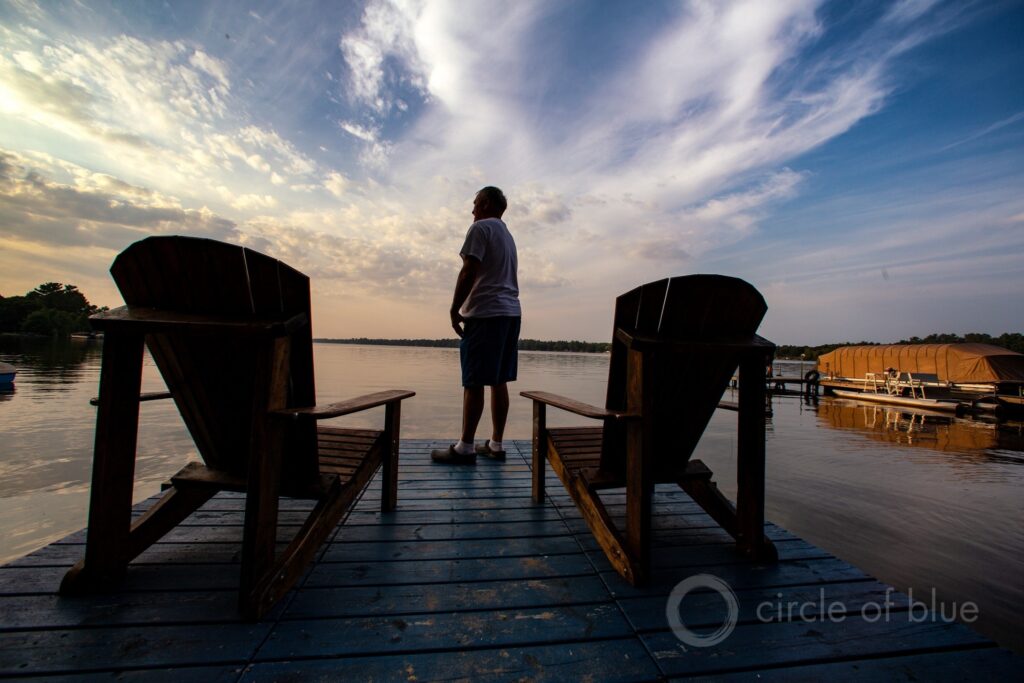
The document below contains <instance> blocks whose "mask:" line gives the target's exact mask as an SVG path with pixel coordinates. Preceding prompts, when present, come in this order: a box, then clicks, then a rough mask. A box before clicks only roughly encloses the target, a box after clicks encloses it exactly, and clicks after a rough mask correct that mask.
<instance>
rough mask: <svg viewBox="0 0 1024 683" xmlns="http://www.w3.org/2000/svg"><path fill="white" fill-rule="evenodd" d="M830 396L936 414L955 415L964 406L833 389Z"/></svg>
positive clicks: (961, 404)
mask: <svg viewBox="0 0 1024 683" xmlns="http://www.w3.org/2000/svg"><path fill="white" fill-rule="evenodd" d="M832 394H833V395H835V396H837V397H839V398H847V399H852V400H854V401H867V402H869V403H883V404H885V405H892V406H904V407H906V408H920V409H923V410H931V411H934V412H937V413H954V414H955V413H957V412H961V411H963V410H964V409H965V407H966V406H965V404H963V403H960V402H959V401H940V400H938V399H934V398H909V397H907V396H894V395H892V394H876V393H874V392H868V391H848V390H845V389H833V390H832Z"/></svg>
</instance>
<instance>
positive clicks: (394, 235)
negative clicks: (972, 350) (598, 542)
mask: <svg viewBox="0 0 1024 683" xmlns="http://www.w3.org/2000/svg"><path fill="white" fill-rule="evenodd" d="M1022 36H1024V2H1020V1H1017V2H998V1H989V0H986V1H979V2H969V1H963V0H961V1H956V2H942V1H940V0H904V1H902V2H881V3H873V2H846V1H840V2H821V1H816V0H772V1H771V2H765V1H763V0H746V1H744V0H738V1H734V2H730V1H726V0H722V1H714V2H711V1H707V2H703V1H679V2H643V3H633V2H595V1H590V2H583V1H572V0H558V1H555V2H552V1H550V0H537V1H532V0H517V1H516V2H505V1H503V0H502V1H497V2H489V1H484V0H479V1H477V0H467V1H453V2H434V1H432V0H369V1H368V2H334V1H331V2H320V3H317V2H282V1H281V0H273V1H272V2H232V1H230V0H220V1H218V2H177V1H175V2H163V3H161V2H156V1H153V2H90V1H88V0H81V1H77V2H60V1H58V0H54V1H47V2H34V1H33V0H2V1H0V295H4V296H11V295H17V294H24V293H25V292H26V291H28V290H30V289H32V288H33V287H35V286H37V285H38V284H40V283H42V282H48V281H58V282H65V283H72V284H75V285H77V286H78V287H79V288H80V289H81V290H82V291H83V292H84V293H85V294H86V296H87V297H88V298H89V299H90V301H92V302H93V303H96V304H99V305H107V306H111V307H114V306H118V305H121V303H122V301H121V298H120V295H119V294H118V292H117V289H116V286H115V285H114V284H113V282H112V280H111V279H110V276H109V274H108V269H109V267H110V264H111V262H112V261H113V259H114V257H115V256H116V255H117V253H118V252H120V251H121V250H122V249H124V248H125V247H127V246H128V245H129V244H131V243H132V242H134V241H136V240H139V239H143V238H145V237H147V236H149V235H155V234H184V235H194V236H202V237H211V238H214V239H220V240H225V241H229V242H232V243H237V244H243V245H245V246H248V247H251V248H253V249H256V250H258V251H261V252H263V253H266V254H268V255H270V256H273V257H275V258H279V259H282V260H283V261H285V262H286V263H288V264H290V265H292V266H293V267H295V268H297V269H299V270H301V271H303V272H304V273H306V274H307V275H309V276H310V278H311V281H312V293H313V325H314V335H315V336H318V337H364V336H365V337H392V338H424V337H425V338H442V337H449V336H452V335H453V333H452V331H451V329H450V327H449V320H448V314H447V311H448V306H449V304H450V302H451V292H452V288H453V286H454V283H455V277H456V275H457V273H458V269H459V267H460V265H461V261H460V258H459V256H458V252H459V248H460V246H461V244H462V240H463V238H464V236H465V232H466V230H467V229H468V227H469V225H470V223H471V222H472V217H471V213H470V212H471V209H472V199H473V195H474V194H475V192H476V191H477V190H478V189H479V188H480V187H482V186H484V185H497V186H499V187H501V188H502V189H503V190H504V191H505V193H506V195H507V196H508V198H509V209H508V211H507V212H506V214H505V220H506V222H507V223H508V225H509V228H510V230H511V231H512V233H513V235H514V237H515V240H516V243H517V245H518V250H519V265H520V272H519V282H520V289H521V299H522V304H523V309H524V318H523V336H524V337H527V338H534V339H582V340H588V341H606V340H608V339H609V338H610V337H611V332H612V329H611V325H612V322H611V320H612V306H613V300H614V297H615V296H617V295H618V294H621V293H623V292H625V291H628V290H629V289H632V288H633V287H635V286H637V285H639V284H642V283H644V282H648V281H652V280H656V279H660V278H662V277H668V276H675V275H686V274H692V273H721V274H725V275H732V276H735V277H740V278H743V279H745V280H747V281H749V282H750V283H751V284H753V285H754V286H755V287H757V288H758V289H759V290H760V291H761V293H762V294H763V295H764V297H765V299H766V301H767V303H768V308H769V310H768V314H767V316H766V317H765V320H764V322H763V324H762V326H761V330H760V333H761V334H762V335H763V336H765V337H767V338H768V339H770V340H772V341H774V342H776V343H779V344H821V343H828V342H841V341H860V340H868V341H882V342H885V341H897V340H899V339H902V338H908V337H910V336H914V335H916V336H925V335H927V334H930V333H932V332H954V333H961V334H963V333H967V332H987V333H990V334H994V335H998V334H1000V333H1002V332H1020V331H1024V296H1022V292H1024V37H1022Z"/></svg>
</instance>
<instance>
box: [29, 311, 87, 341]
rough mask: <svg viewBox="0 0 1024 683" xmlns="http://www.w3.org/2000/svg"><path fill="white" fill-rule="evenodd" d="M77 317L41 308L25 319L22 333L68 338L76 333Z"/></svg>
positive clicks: (64, 312)
mask: <svg viewBox="0 0 1024 683" xmlns="http://www.w3.org/2000/svg"><path fill="white" fill-rule="evenodd" d="M76 320H77V316H75V315H74V314H72V313H68V312H66V311H58V310H56V309H53V308H39V309H36V310H34V311H32V312H31V313H29V315H28V317H27V318H25V322H23V323H22V324H21V330H22V332H28V333H29V334H41V335H46V336H50V337H66V336H68V335H69V334H71V333H72V332H73V331H74V328H75V323H76Z"/></svg>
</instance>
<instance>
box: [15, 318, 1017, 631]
mask: <svg viewBox="0 0 1024 683" xmlns="http://www.w3.org/2000/svg"><path fill="white" fill-rule="evenodd" d="M100 350H101V346H100V344H99V343H97V342H79V341H74V340H73V341H71V342H66V343H59V344H54V343H51V342H49V341H38V340H35V341H33V340H26V339H19V338H11V337H7V338H0V361H3V362H8V363H11V364H13V365H15V366H16V367H17V368H18V371H19V372H18V378H17V383H16V385H15V390H14V391H13V392H8V393H0V430H2V441H0V443H2V446H0V453H2V455H0V563H3V562H7V561H9V560H11V559H14V558H16V557H20V556H21V555H24V554H26V553H28V552H31V551H33V550H35V549H36V548H38V547H40V546H42V545H45V544H47V543H50V542H52V541H54V540H57V539H59V538H62V537H63V536H65V535H67V534H68V533H71V532H73V531H76V530H78V529H80V528H82V527H83V526H85V522H86V509H87V505H88V487H89V479H90V468H91V458H92V437H93V426H94V420H95V412H94V411H95V409H94V408H92V407H90V406H89V399H90V398H91V397H93V396H96V395H97V393H98V381H99V365H100ZM315 354H316V375H317V377H316V381H317V398H318V401H319V402H320V403H329V402H332V401H337V400H342V399H344V398H349V397H352V396H356V395H358V394H361V393H366V392H370V391H376V390H380V389H387V388H409V389H413V390H415V391H416V392H417V396H416V397H415V398H413V399H411V400H409V401H407V402H405V403H404V404H403V408H402V436H403V437H405V438H439V439H454V438H455V437H456V436H457V433H458V428H459V424H458V422H459V419H460V417H459V416H460V411H461V388H460V386H459V372H458V362H459V359H458V351H457V350H456V349H438V348H412V347H385V346H349V345H340V344H338V345H335V344H317V345H316V346H315ZM807 368H809V365H808V366H807ZM607 370H608V357H607V356H606V355H600V354H567V353H543V352H524V353H522V354H521V355H520V376H519V381H518V382H516V383H515V384H514V385H512V386H513V388H514V392H513V395H514V396H515V398H513V401H512V407H511V411H510V416H509V425H508V428H507V429H506V438H517V439H528V438H529V437H530V430H531V406H530V403H529V402H528V401H526V400H525V399H522V398H519V397H518V395H517V392H518V391H522V390H526V389H537V390H547V391H553V392H557V393H560V394H564V395H566V396H570V397H573V398H577V399H580V400H583V401H587V402H589V403H594V404H596V405H602V404H603V402H604V389H605V380H606V377H607ZM799 370H801V368H800V367H798V365H797V364H796V363H794V364H792V367H790V368H786V369H785V370H784V371H783V373H781V374H787V375H788V374H796V372H798V371H799ZM161 390H163V382H162V380H161V379H160V376H159V373H158V372H157V371H156V368H155V367H154V366H153V363H152V361H151V360H150V359H149V358H148V357H147V359H146V365H145V369H144V373H143V391H161ZM727 393H731V392H727ZM726 398H730V397H729V396H726ZM732 398H733V399H734V398H735V397H732ZM773 401H774V416H773V417H772V418H771V420H770V422H769V425H768V434H767V449H768V456H767V457H768V465H767V467H768V482H767V502H766V505H767V510H766V514H767V517H768V518H769V519H770V520H771V521H773V522H775V523H777V524H779V525H780V526H782V527H784V528H786V529H788V530H790V531H792V532H793V533H795V534H797V535H799V536H801V537H803V538H805V539H807V540H808V541H811V542H812V543H815V544H817V545H819V546H821V547H823V548H825V549H826V550H828V551H830V552H832V553H834V554H835V555H837V556H839V557H841V558H843V559H844V560H847V561H849V562H851V563H853V564H854V565H856V566H858V567H860V568H861V569H863V570H865V571H866V572H868V573H869V574H872V575H874V576H876V577H877V578H879V579H880V580H882V581H884V582H887V583H891V584H893V585H895V586H896V587H897V588H899V589H901V590H907V589H911V588H912V589H913V591H914V595H915V598H919V596H926V597H928V598H929V599H930V596H931V591H932V590H933V589H934V590H935V595H936V597H937V600H938V601H940V602H941V603H942V604H945V605H952V603H954V602H955V603H956V604H958V605H962V604H963V603H964V602H965V601H971V602H974V603H976V604H977V605H978V606H979V611H980V615H979V619H978V622H977V623H976V624H975V627H976V628H977V629H978V630H979V631H981V632H982V633H984V634H986V635H988V636H989V637H991V638H994V639H995V640H997V641H998V642H1000V643H1001V644H1003V645H1006V646H1009V647H1013V648H1014V649H1016V650H1018V651H1024V628H1022V626H1024V616H1022V615H1024V495H1022V491H1024V424H1022V423H1019V422H1005V423H1000V424H997V423H994V422H983V421H976V420H963V419H958V418H949V417H939V416H921V415H912V414H910V413H907V412H903V411H899V410H893V409H890V408H884V407H871V406H864V405H858V404H855V403H851V402H847V401H840V400H832V399H826V398H823V399H821V401H820V402H819V403H817V404H813V403H806V402H805V401H803V400H802V399H800V398H797V397H784V396H777V397H775V398H774V399H773ZM549 415H550V418H549V422H550V424H551V425H552V426H561V425H570V424H580V421H579V418H575V417H573V416H569V415H566V414H564V413H559V411H551V412H550V413H549ZM382 419H383V408H380V409H376V410H374V411H371V412H369V413H366V414H364V415H362V416H359V417H354V418H343V419H340V420H338V421H337V422H339V423H340V424H343V425H351V426H378V425H379V424H381V421H382ZM735 423H736V415H735V413H731V412H727V411H718V413H717V414H716V416H715V418H714V419H713V420H712V424H711V426H710V427H709V429H708V431H707V432H706V433H705V435H704V438H703V439H702V441H701V443H700V446H699V447H698V450H697V453H696V455H695V457H699V458H701V459H703V460H704V461H705V462H706V463H707V464H708V465H709V466H710V467H711V469H712V470H713V471H714V472H715V475H716V480H717V481H718V482H719V485H720V486H721V488H722V490H723V491H724V492H725V493H726V495H728V496H730V497H734V495H735V452H736V436H735ZM489 430H490V423H489V417H488V416H487V413H486V412H485V415H484V418H483V420H482V421H481V426H480V430H479V432H478V435H477V436H478V438H486V437H487V436H488V435H489ZM196 457H197V456H196V451H195V447H194V445H193V444H192V441H191V438H190V437H189V436H188V433H187V432H186V430H185V428H184V425H183V424H182V422H181V419H180V418H179V417H178V414H177V411H176V410H175V408H174V406H173V404H172V403H171V402H169V401H155V402H151V403H145V404H143V405H142V410H141V417H140V435H139V446H138V459H137V465H136V491H135V496H136V499H137V500H141V499H142V498H145V497H147V496H150V495H152V494H153V493H156V492H157V491H158V489H159V485H160V483H161V482H162V481H164V480H165V479H166V478H167V477H168V476H169V475H171V474H173V473H174V472H176V471H177V470H178V469H179V468H180V467H181V466H182V465H183V464H184V463H186V462H187V461H189V460H190V459H194V458H196Z"/></svg>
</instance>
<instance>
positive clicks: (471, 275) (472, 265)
mask: <svg viewBox="0 0 1024 683" xmlns="http://www.w3.org/2000/svg"><path fill="white" fill-rule="evenodd" d="M479 272H480V261H478V260H477V259H476V257H474V256H465V255H463V256H462V270H460V271H459V277H458V278H457V279H456V280H455V294H454V296H452V307H451V309H450V310H449V311H448V314H449V315H450V316H451V319H452V329H453V330H455V334H457V335H459V336H460V337H461V336H462V334H463V329H462V323H463V321H464V318H463V317H462V316H461V315H460V314H459V309H460V308H462V304H464V303H465V302H466V297H468V296H469V293H470V291H472V289H473V284H474V283H476V277H477V274H478V273H479Z"/></svg>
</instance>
